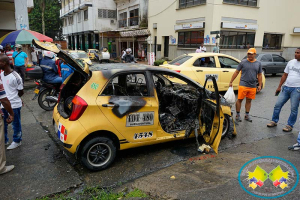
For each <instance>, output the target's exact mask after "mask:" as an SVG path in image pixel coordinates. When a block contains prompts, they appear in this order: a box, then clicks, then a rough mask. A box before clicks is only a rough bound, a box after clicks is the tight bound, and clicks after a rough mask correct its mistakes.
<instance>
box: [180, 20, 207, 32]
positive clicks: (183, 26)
mask: <svg viewBox="0 0 300 200" xmlns="http://www.w3.org/2000/svg"><path fill="white" fill-rule="evenodd" d="M196 28H204V22H201V23H194V24H181V25H175V31H177V30H184V29H196Z"/></svg>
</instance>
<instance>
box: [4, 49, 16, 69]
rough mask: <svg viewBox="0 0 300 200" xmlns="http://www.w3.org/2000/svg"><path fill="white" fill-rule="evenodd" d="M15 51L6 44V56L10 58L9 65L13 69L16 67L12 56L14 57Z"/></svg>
mask: <svg viewBox="0 0 300 200" xmlns="http://www.w3.org/2000/svg"><path fill="white" fill-rule="evenodd" d="M14 52H15V51H14V50H12V49H11V46H10V44H6V47H5V54H6V55H7V56H8V58H9V65H10V67H11V68H12V69H13V68H14V66H13V62H12V56H13V53H14Z"/></svg>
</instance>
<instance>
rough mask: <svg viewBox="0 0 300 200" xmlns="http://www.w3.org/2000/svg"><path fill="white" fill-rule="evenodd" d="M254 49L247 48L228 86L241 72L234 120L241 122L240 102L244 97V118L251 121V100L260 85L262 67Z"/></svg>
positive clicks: (230, 85)
mask: <svg viewBox="0 0 300 200" xmlns="http://www.w3.org/2000/svg"><path fill="white" fill-rule="evenodd" d="M255 57H256V49H255V48H251V49H249V50H248V53H247V59H245V60H242V61H241V63H240V64H239V66H238V67H237V69H236V71H235V72H234V74H233V75H232V78H231V81H230V83H229V87H232V82H233V81H234V79H235V78H236V77H237V76H238V75H239V73H240V72H241V73H242V75H241V80H240V85H239V92H238V100H237V102H236V121H237V122H241V121H242V119H241V116H240V111H241V107H242V102H243V100H244V99H245V97H246V105H245V109H246V114H245V120H246V121H249V122H252V119H251V117H250V116H249V112H250V108H251V101H252V100H253V99H255V95H256V89H257V91H258V92H259V91H260V90H261V85H262V67H261V63H260V62H259V61H257V60H256V59H255ZM257 78H258V84H259V86H258V88H256V84H257V83H256V80H257Z"/></svg>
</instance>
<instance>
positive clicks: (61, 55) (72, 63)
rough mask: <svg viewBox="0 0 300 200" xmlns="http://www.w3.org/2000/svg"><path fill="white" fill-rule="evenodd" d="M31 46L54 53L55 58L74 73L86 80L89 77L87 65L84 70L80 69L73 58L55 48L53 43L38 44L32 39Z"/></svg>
mask: <svg viewBox="0 0 300 200" xmlns="http://www.w3.org/2000/svg"><path fill="white" fill-rule="evenodd" d="M32 44H33V45H34V46H36V47H37V48H39V49H42V50H46V51H51V52H53V53H56V54H57V56H58V57H59V58H62V59H64V60H65V61H66V62H67V63H68V64H69V66H70V67H71V68H72V69H73V70H74V71H76V72H78V73H80V74H81V75H82V76H84V78H85V79H88V76H89V68H88V65H86V66H85V67H84V69H82V67H81V66H80V64H79V63H78V62H77V61H76V60H75V59H74V58H72V57H71V56H70V55H69V54H68V53H67V52H65V51H63V50H62V49H60V48H59V47H57V46H56V45H55V44H54V43H51V42H39V41H37V40H34V39H33V40H32Z"/></svg>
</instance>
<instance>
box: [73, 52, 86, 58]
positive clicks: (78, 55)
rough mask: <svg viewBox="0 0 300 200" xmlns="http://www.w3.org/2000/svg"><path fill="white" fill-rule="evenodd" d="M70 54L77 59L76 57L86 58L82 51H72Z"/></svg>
mask: <svg viewBox="0 0 300 200" xmlns="http://www.w3.org/2000/svg"><path fill="white" fill-rule="evenodd" d="M70 54H71V56H72V57H73V58H75V59H78V58H87V55H86V53H83V52H82V53H81V52H72V53H70Z"/></svg>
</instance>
